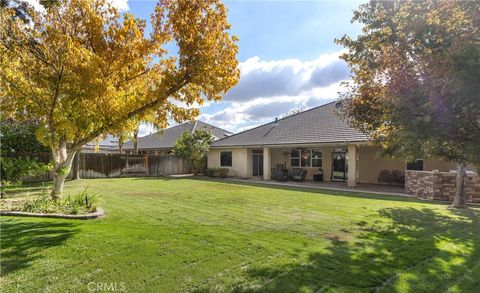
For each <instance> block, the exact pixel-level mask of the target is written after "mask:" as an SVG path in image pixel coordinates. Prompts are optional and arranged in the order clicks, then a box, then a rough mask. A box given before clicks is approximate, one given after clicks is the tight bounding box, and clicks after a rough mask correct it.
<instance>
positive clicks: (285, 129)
mask: <svg viewBox="0 0 480 293" xmlns="http://www.w3.org/2000/svg"><path fill="white" fill-rule="evenodd" d="M340 106H341V104H338V103H336V102H332V103H328V104H325V105H322V106H319V107H316V108H312V109H310V110H306V111H303V112H300V113H298V114H295V115H292V116H289V117H286V118H283V119H279V120H278V121H273V122H270V123H267V124H264V125H260V126H258V127H255V128H252V129H250V130H246V131H243V132H240V133H237V134H234V135H232V136H229V137H226V138H223V139H220V140H217V141H215V142H214V143H213V144H212V145H211V146H212V147H214V148H215V147H236V146H261V145H282V144H312V143H339V142H341V143H345V142H347V141H348V142H363V141H366V140H368V138H367V137H366V136H365V135H363V134H362V133H360V132H358V131H356V130H355V129H353V128H351V127H350V126H348V124H347V123H346V122H345V121H344V120H343V119H342V118H341V117H340V116H339V114H338V110H339V107H340Z"/></svg>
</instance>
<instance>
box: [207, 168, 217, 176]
mask: <svg viewBox="0 0 480 293" xmlns="http://www.w3.org/2000/svg"><path fill="white" fill-rule="evenodd" d="M215 173H217V169H216V168H208V169H207V171H205V175H207V176H208V177H214V176H215Z"/></svg>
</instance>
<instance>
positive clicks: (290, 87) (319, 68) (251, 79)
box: [224, 51, 350, 102]
mask: <svg viewBox="0 0 480 293" xmlns="http://www.w3.org/2000/svg"><path fill="white" fill-rule="evenodd" d="M342 53H343V51H339V52H336V53H332V54H324V55H322V56H320V57H319V58H317V59H315V60H311V61H301V60H298V59H285V60H274V61H264V60H261V59H260V58H258V57H252V58H249V59H247V60H246V61H245V62H242V63H240V65H239V68H240V72H241V74H240V82H239V83H238V84H237V85H236V86H235V87H234V88H232V89H231V90H230V91H229V92H228V93H227V94H226V95H225V97H224V100H225V101H232V102H239V101H250V100H253V99H255V98H258V97H271V96H278V95H299V94H301V93H302V92H303V91H306V90H311V89H314V88H318V87H325V86H329V85H331V84H334V83H336V82H338V81H339V80H344V79H347V78H348V77H349V74H350V70H349V69H348V67H347V65H346V63H345V62H344V61H343V60H340V59H339V55H340V54H342Z"/></svg>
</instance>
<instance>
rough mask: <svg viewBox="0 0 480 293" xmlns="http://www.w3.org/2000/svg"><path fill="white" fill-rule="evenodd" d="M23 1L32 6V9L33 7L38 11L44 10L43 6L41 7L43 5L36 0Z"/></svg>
mask: <svg viewBox="0 0 480 293" xmlns="http://www.w3.org/2000/svg"><path fill="white" fill-rule="evenodd" d="M25 2H27V3H28V4H29V5H30V6H32V7H33V9H35V10H36V11H38V12H44V11H45V7H43V5H42V4H40V2H39V1H38V0H25Z"/></svg>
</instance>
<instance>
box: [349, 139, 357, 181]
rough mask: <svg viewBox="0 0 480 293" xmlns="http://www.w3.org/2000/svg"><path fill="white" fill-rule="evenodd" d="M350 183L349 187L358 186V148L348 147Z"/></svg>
mask: <svg viewBox="0 0 480 293" xmlns="http://www.w3.org/2000/svg"><path fill="white" fill-rule="evenodd" d="M347 175H348V181H347V185H348V186H349V187H355V186H357V146H356V145H353V144H349V145H348V174H347Z"/></svg>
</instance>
